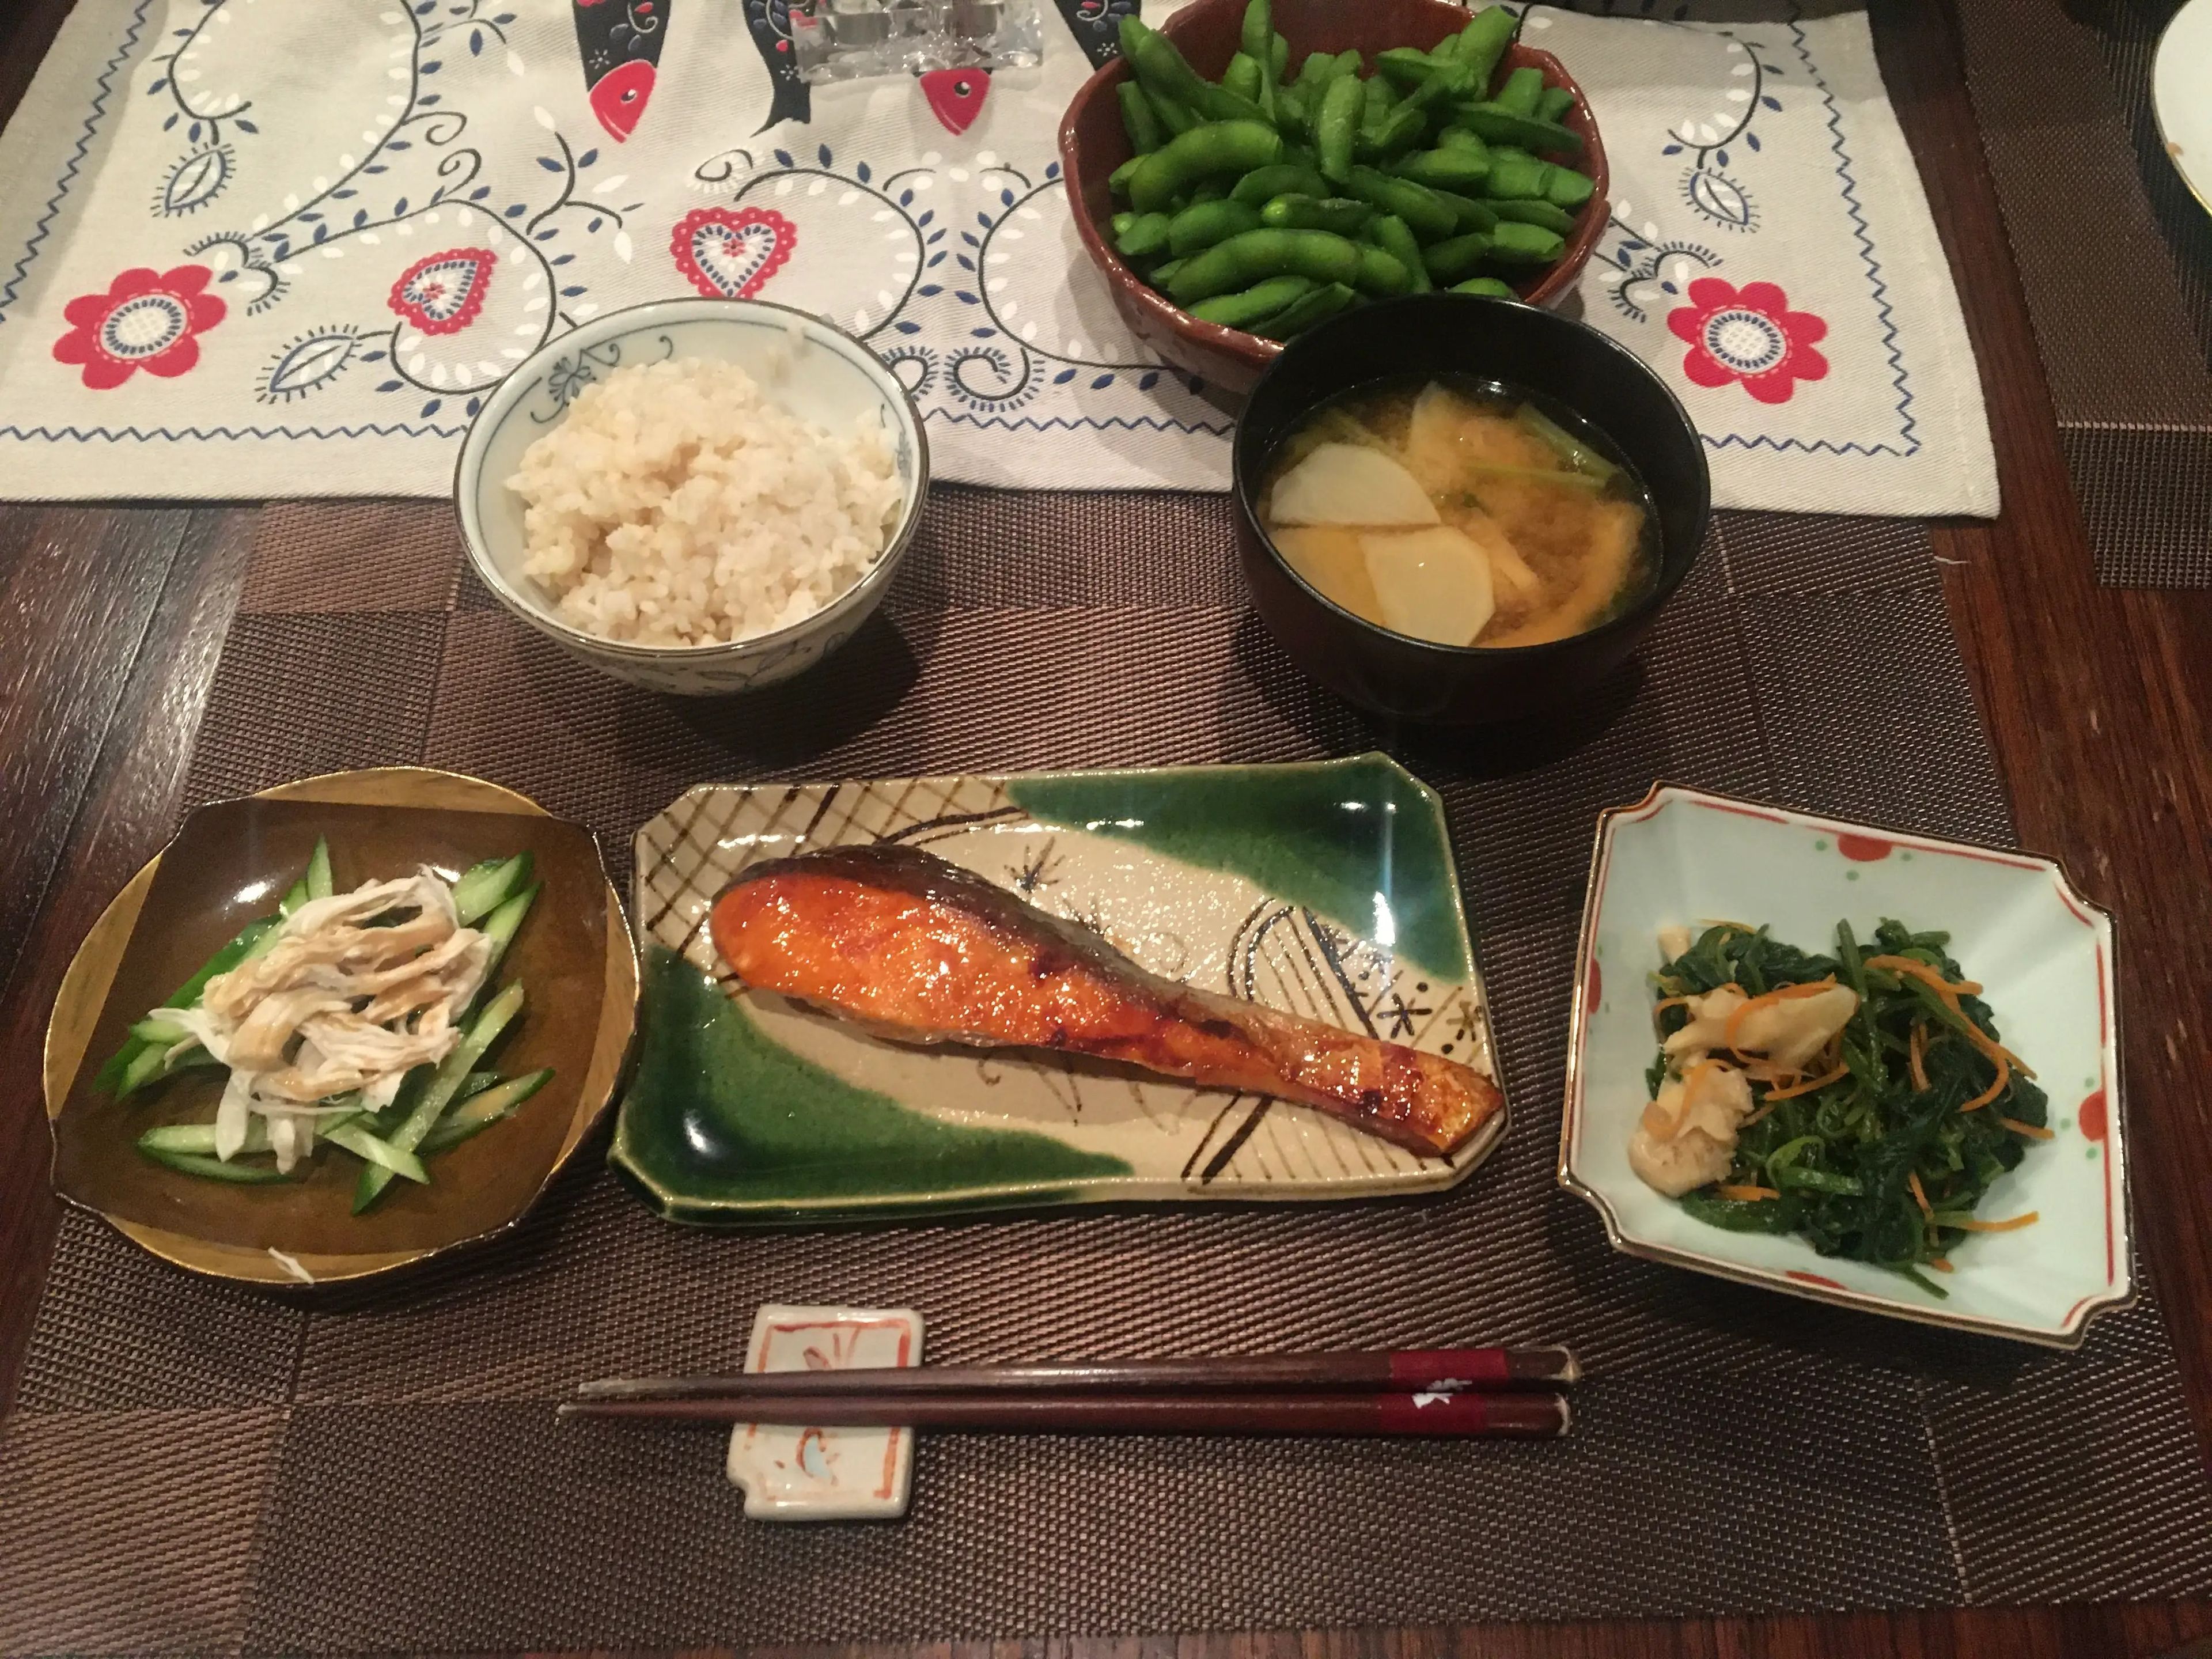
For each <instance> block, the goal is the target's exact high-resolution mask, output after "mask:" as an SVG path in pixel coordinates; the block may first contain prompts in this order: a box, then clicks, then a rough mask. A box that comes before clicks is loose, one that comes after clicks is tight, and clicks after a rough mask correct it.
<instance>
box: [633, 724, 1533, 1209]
mask: <svg viewBox="0 0 2212 1659" xmlns="http://www.w3.org/2000/svg"><path fill="white" fill-rule="evenodd" d="M1109 815H1110V816H1109ZM1124 819H1127V820H1131V822H1129V823H1124V822H1123V820H1124ZM885 840H890V841H897V842H903V843H905V844H907V845H909V846H916V847H923V848H927V849H928V850H929V851H930V852H932V853H934V854H938V855H939V857H942V858H945V859H947V860H951V862H953V863H955V864H957V865H960V866H963V867H964V868H966V869H969V870H970V871H973V872H975V874H977V875H980V876H981V877H983V878H986V879H987V880H989V881H993V882H995V883H997V884H1000V886H1002V887H1006V888H1008V889H1010V890H1012V891H1014V892H1016V893H1018V894H1020V895H1021V896H1024V898H1026V899H1028V900H1029V902H1031V903H1033V904H1035V905H1036V906H1037V907H1038V908H1040V909H1042V910H1043V911H1045V912H1046V913H1047V914H1048V915H1054V916H1057V917H1060V918H1062V919H1064V920H1067V921H1074V922H1077V923H1079V924H1080V925H1082V926H1084V927H1089V928H1091V929H1093V930H1094V931H1096V932H1097V933H1099V934H1101V935H1102V936H1103V937H1104V938H1105V939H1108V940H1109V942H1110V943H1112V944H1113V945H1115V948H1117V949H1118V950H1121V951H1123V952H1124V953H1126V954H1127V955H1128V956H1129V957H1131V958H1133V960H1134V961H1135V962H1137V963H1139V965H1140V966H1141V967H1143V968H1145V969H1148V970H1150V971H1151V972H1152V973H1155V974H1158V975H1164V976H1165V977H1167V978H1170V979H1175V980H1180V981H1183V982H1185V983H1187V984H1190V985H1194V986H1197V987H1200V988H1201V989H1204V990H1207V991H1212V992H1215V993H1218V994H1225V995H1229V996H1233V997H1240V998H1243V999H1245V1000H1250V1001H1254V1002H1257V1003H1261V1004H1264V1005H1266V1006H1270V1007H1275V1008H1281V1009H1285V1010H1287V1011H1289V1012H1292V1013H1297V1014H1300V1015H1303V1016H1304V1017H1306V1018H1311V1019H1317V1020H1321V1021H1324V1022H1326V1023H1328V1024H1334V1025H1338V1026H1340V1027H1343V1028H1344V1029H1346V1030H1356V1031H1364V1032H1370V1033H1372V1034H1373V1035H1375V1036H1382V1037H1385V1038H1389V1039H1391V1040H1393V1041H1395V1042H1405V1043H1408V1044H1410V1045H1412V1046H1413V1047H1414V1048H1425V1049H1427V1050H1429V1051H1430V1052H1431V1053H1435V1054H1443V1055H1445V1056H1447V1057H1449V1058H1450V1059H1453V1060H1459V1061H1461V1062H1462V1063H1464V1064H1466V1065H1468V1066H1473V1067H1474V1069H1476V1070H1477V1071H1480V1072H1481V1073H1485V1074H1486V1075H1488V1076H1491V1077H1493V1078H1494V1077H1495V1075H1496V1072H1495V1067H1494V1066H1493V1064H1492V1058H1491V1057H1492V1052H1493V1047H1492V1039H1491V1032H1490V1021H1489V1013H1488V1010H1487V1008H1486V1006H1485V1003H1484V1000H1483V996H1482V987H1481V982H1480V980H1479V979H1478V978H1477V977H1476V975H1475V974H1474V970H1473V969H1472V968H1471V967H1470V966H1468V964H1469V963H1471V962H1472V960H1473V951H1471V950H1470V949H1469V947H1468V939H1467V933H1466V925H1465V923H1464V922H1463V921H1462V918H1461V910H1460V902H1459V890H1458V877H1457V875H1456V872H1455V871H1454V869H1453V866H1452V858H1451V847H1450V842H1449V839H1448V838H1447V836H1446V833H1445V826H1444V819H1443V811H1442V808H1441V806H1440V805H1439V804H1438V803H1437V799H1436V797H1435V796H1434V795H1432V794H1431V793H1429V792H1428V791H1427V790H1426V789H1425V788H1424V787H1422V786H1421V785H1420V784H1419V783H1418V782H1417V781H1414V780H1413V778H1411V777H1410V776H1408V775H1407V774H1406V773H1404V772H1403V771H1401V770H1400V769H1398V768H1397V767H1396V766H1395V764H1394V763H1391V762H1390V761H1389V760H1388V759H1386V758H1384V757H1382V756H1379V755H1375V756H1364V757H1359V758H1358V759H1356V760H1350V761H1335V762H1328V763H1321V764H1315V765H1304V766H1241V767H1188V768H1182V769H1176V770H1171V771H1160V772H1151V773H1146V772H1115V773H1099V774H1090V775H1085V774H1080V773H1055V774H1052V775H1040V776H1025V777H1012V778H1000V777H979V776H956V777H939V778H889V779H878V780H876V781H872V782H865V783H835V784H829V783H823V784H793V785H784V784H766V785H760V786H757V787H739V786H730V785H719V786H707V787H701V788H697V789H694V790H692V791H691V792H690V793H689V794H687V795H685V796H684V798H683V799H681V800H678V801H677V802H676V803H674V804H673V805H671V806H670V807H669V809H668V810H667V811H665V812H663V813H661V814H660V815H659V817H655V818H653V820H652V821H651V822H650V823H647V824H646V825H645V827H644V828H643V829H640V830H639V831H638V834H637V840H636V855H637V863H636V875H635V883H634V885H633V887H632V890H631V898H632V915H634V916H635V919H636V926H637V929H638V933H639V936H640V939H641V942H642V943H643V944H644V945H646V947H647V950H648V951H653V947H656V946H658V947H659V952H658V953H657V960H656V962H655V963H654V965H653V968H652V970H651V971H650V972H649V973H648V975H647V984H646V989H645V999H644V1000H645V1011H644V1014H643V1016H642V1022H643V1027H644V1033H645V1036H644V1044H645V1048H644V1058H643V1061H642V1063H641V1066H640V1068H639V1073H638V1078H637V1081H636V1083H635V1085H634V1086H633V1087H632V1089H631V1090H630V1092H629V1097H628V1099H626V1100H625V1101H624V1102H623V1109H622V1116H621V1119H620V1122H619V1126H618V1127H617V1132H616V1137H615V1143H614V1147H613V1151H612V1152H611V1155H610V1156H611V1161H612V1163H613V1164H614V1166H615V1168H616V1169H617V1170H618V1171H619V1172H620V1173H621V1174H622V1175H623V1176H624V1178H625V1179H627V1180H628V1181H629V1182H630V1183H631V1185H632V1186H633V1187H635V1188H636V1189H637V1190H638V1191H639V1192H640V1193H641V1194H643V1195H644V1196H645V1198H646V1200H647V1202H648V1203H650V1204H652V1205H653V1206H654V1207H655V1208H656V1209H658V1210H659V1211H660V1212H661V1213H663V1214H664V1215H666V1216H669V1217H671V1218H674V1219H677V1220H682V1221H692V1222H708V1223H727V1224H743V1223H748V1222H763V1221H795V1220H805V1219H819V1218H838V1217H854V1216H873V1217H882V1216H887V1215H898V1214H916V1213H926V1212H945V1211H957V1210H974V1209H981V1208H988V1207H992V1206H1021V1207H1025V1208H1034V1207H1036V1206H1042V1205H1048V1204H1080V1203H1098V1202H1103V1201H1107V1200H1138V1199H1149V1200H1158V1199H1203V1198H1235V1199H1248V1200H1282V1199H1318V1198H1347V1197H1354V1196H1359V1195H1364V1194H1384V1193H1405V1192H1420V1191H1429V1190H1433V1189H1435V1188H1439V1187H1447V1186H1449V1185H1450V1184H1452V1183H1453V1182H1455V1181H1458V1180H1459V1179H1460V1178H1461V1177H1462V1176H1465V1175H1466V1174H1467V1172H1468V1170H1471V1169H1473V1168H1474V1165H1475V1164H1477V1163H1479V1162H1480V1161H1481V1159H1482V1158H1483V1157H1484V1156H1485V1155H1486V1153H1487V1152H1489V1151H1490V1149H1491V1148H1492V1146H1495V1145H1496V1144H1497V1141H1498V1136H1499V1135H1500V1134H1502V1133H1504V1127H1505V1122H1506V1117H1505V1115H1504V1114H1503V1113H1501V1114H1498V1115H1496V1116H1495V1117H1493V1118H1492V1120H1491V1121H1490V1123H1489V1124H1488V1125H1486V1127H1485V1128H1484V1130H1483V1131H1482V1133H1480V1134H1478V1135H1477V1136H1476V1137H1475V1138H1474V1139H1472V1140H1470V1141H1469V1142H1468V1145H1466V1146H1462V1147H1461V1148H1460V1149H1459V1150H1458V1151H1457V1152H1454V1153H1453V1154H1452V1155H1451V1157H1449V1158H1430V1157H1423V1156H1421V1155H1419V1154H1418V1153H1414V1152H1407V1151H1406V1150H1405V1149H1403V1148H1401V1147H1398V1146H1391V1145H1389V1143H1388V1142H1385V1141H1382V1140H1377V1139H1375V1138H1373V1137H1372V1136H1370V1135H1364V1134H1361V1133H1359V1132H1358V1131H1357V1130H1355V1129H1352V1128H1351V1127H1348V1126H1346V1125H1345V1124H1343V1123H1340V1122H1339V1121H1336V1120H1334V1119H1333V1118H1330V1117H1327V1116H1325V1115H1322V1114H1321V1113H1318V1112H1312V1111H1308V1110H1305V1109H1302V1108H1298V1107H1294V1106H1287V1105H1284V1104H1282V1103H1279V1102H1275V1101H1271V1100H1267V1099H1265V1098H1262V1097H1258V1096H1253V1095H1238V1094H1234V1093H1231V1092H1229V1091H1225V1090H1207V1089H1198V1088H1194V1087H1192V1086H1190V1085H1188V1084H1182V1083H1177V1082H1175V1081H1173V1080H1170V1079H1159V1078H1154V1077H1152V1076H1150V1075H1149V1074H1146V1073H1138V1072H1135V1071H1133V1070H1129V1069H1127V1068H1121V1067H1114V1066H1103V1065H1097V1064H1092V1063H1090V1062H1086V1061H1084V1060H1079V1059H1076V1058H1073V1057H1072V1056H1066V1055H1054V1054H1043V1053H1035V1052H1030V1051H1024V1050H1007V1049H989V1050H982V1049H972V1048H960V1047H957V1046H954V1045H945V1046H942V1047H930V1046H927V1045H921V1044H913V1043H901V1042H886V1041H884V1040H882V1039H880V1038H878V1037H874V1036H870V1035H869V1034H868V1033H867V1032H866V1031H864V1030H860V1028H859V1027H857V1026H854V1025H850V1024H845V1023H844V1022H842V1021H840V1020H837V1019H834V1018H829V1017H828V1016H826V1015H823V1014H818V1013H814V1012H808V1011H807V1010H805V1009H803V1008H801V1007H799V1006H796V1005H794V1004H793V1003H790V1002H787V1001H785V1000H783V999H781V998H779V997H773V996H765V995H762V994H757V993H751V992H740V993H739V994H738V999H737V1001H736V1003H735V1005H734V1006H733V1005H732V1003H731V1002H730V1000H728V998H727V995H726V986H725V985H724V984H723V983H722V982H721V981H726V979H727V977H728V975H727V971H726V969H725V968H724V966H723V964H722V963H721V962H720V960H719V959H718V957H716V955H715V951H714V943H713V941H712V939H710V938H709V937H708V931H707V927H706V921H707V915H708V908H709V907H710V906H711V905H712V903H713V902H714V896H715V895H716V894H717V893H719V892H720V890H722V889H723V887H725V886H726V885H727V884H728V883H729V882H730V881H731V880H732V878H734V877H735V876H736V875H737V873H738V872H739V871H741V870H743V869H744V866H746V865H748V864H750V863H751V862H753V861H754V860H757V859H764V858H782V857H787V856H789V855H790V854H793V853H798V852H803V851H805V850H807V849H809V848H818V847H825V846H833V845H840V844H865V843H867V842H876V841H885ZM1378 894H1379V895H1381V896H1382V901H1383V902H1382V905H1381V907H1380V909H1379V911H1378V908H1377V905H1376V896H1377V895H1378ZM1378 916H1379V918H1380V922H1379V924H1378ZM685 964H688V966H686V965H685ZM1455 964H1456V965H1455Z"/></svg>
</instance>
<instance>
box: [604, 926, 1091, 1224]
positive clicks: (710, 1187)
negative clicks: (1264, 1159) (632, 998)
mask: <svg viewBox="0 0 2212 1659" xmlns="http://www.w3.org/2000/svg"><path fill="white" fill-rule="evenodd" d="M645 997H646V1004H645V1006H646V1013H645V1018H644V1020H643V1023H642V1030H641V1041H640V1046H639V1051H638V1061H637V1073H636V1077H635V1080H634V1081H633V1082H632V1083H631V1085H630V1090H629V1098H628V1099H627V1100H626V1101H624V1103H623V1123H622V1132H621V1146H620V1149H619V1150H620V1160H619V1161H620V1164H621V1165H622V1167H623V1168H625V1169H626V1170H628V1171H629V1173H630V1174H632V1175H633V1176H635V1177H636V1178H637V1179H639V1180H640V1181H641V1182H644V1183H645V1184H646V1185H647V1188H649V1189H651V1190H653V1191H654V1192H659V1193H667V1194H678V1193H680V1194H682V1195H683V1197H682V1198H681V1199H677V1198H674V1197H671V1213H673V1212H676V1211H677V1210H678V1208H688V1207H696V1206H697V1204H698V1201H699V1200H705V1201H706V1202H707V1203H708V1204H711V1205H712V1206H714V1207H715V1208H716V1209H723V1208H729V1207H736V1208H740V1209H747V1210H756V1209H763V1208H764V1209H766V1210H768V1211H769V1212H790V1211H793V1210H794V1209H804V1210H807V1211H810V1212H820V1211H822V1210H823V1209H825V1208H828V1209H839V1208H846V1207H854V1208H866V1209H870V1210H873V1209H878V1208H880V1207H881V1206H884V1204H885V1203H887V1202H888V1203H891V1204H898V1203H900V1202H901V1200H907V1201H910V1200H913V1199H915V1198H917V1197H929V1198H933V1199H935V1200H939V1201H940V1202H944V1201H950V1200H953V1199H955V1198H956V1197H957V1196H958V1195H963V1194H994V1195H995V1196H996V1197H997V1198H998V1199H999V1200H1000V1201H1001V1202H1007V1201H1015V1200H1028V1201H1049V1200H1052V1199H1054V1198H1055V1197H1057V1196H1059V1195H1060V1193H1061V1191H1062V1190H1063V1189H1065V1188H1066V1186H1067V1185H1068V1184H1069V1183H1070V1182H1077V1181H1081V1180H1086V1179H1096V1178H1101V1177H1110V1176H1126V1175H1127V1174H1129V1173H1130V1170H1129V1166H1128V1165H1127V1164H1125V1163H1124V1162H1122V1161H1121V1159H1120V1158H1109V1157H1102V1156H1100V1155H1098V1154H1097V1153H1091V1152H1079V1151H1077V1150H1075V1149H1074V1148H1073V1147H1070V1146H1066V1145H1064V1144H1063V1143H1061V1142H1060V1141H1058V1140H1054V1139H1052V1137H1050V1136H1049V1135H1042V1134H1036V1133H1030V1132H1028V1131H1024V1130H1008V1129H979V1128H970V1127H965V1126H963V1125H959V1124H953V1123H945V1122H940V1121H938V1120H936V1119H934V1118H932V1117H927V1116H925V1115H923V1114H921V1113H920V1112H915V1111H910V1110H908V1109H907V1108H906V1107H904V1106H902V1105H900V1104H899V1103H898V1102H896V1100H893V1099H892V1098H891V1097H890V1096H888V1095H885V1094H881V1093H878V1091H875V1090H872V1089H863V1088H859V1087H856V1086H855V1085H853V1084H850V1083H848V1082H847V1081H846V1080H845V1079H842V1078H841V1077H838V1076H837V1075H836V1073H832V1072H830V1071H829V1070H828V1069H826V1068H825V1067H823V1066H817V1065H816V1064H815V1063H814V1062H813V1061H811V1060H806V1059H805V1058H803V1057H802V1056H800V1055H799V1054H793V1053H792V1052H791V1050H789V1049H788V1048H783V1047H781V1046H780V1045H778V1044H777V1043H775V1042H770V1041H769V1039H768V1038H767V1037H766V1036H763V1035H762V1032H761V1029H760V1026H759V1024H757V1022H756V1021H755V1020H754V1019H753V1018H752V1017H751V1016H750V1014H748V1013H747V1012H745V1006H744V1003H743V1002H742V1001H741V1000H735V999H732V997H730V996H729V995H728V994H726V993H725V992H724V991H723V989H722V988H721V987H720V986H719V985H717V984H715V982H714V980H713V979H712V978H711V977H710V976H709V975H706V974H703V973H702V972H700V971H699V969H696V968H695V967H693V966H692V965H691V964H690V963H688V962H686V961H685V960H684V958H683V957H679V956H678V955H677V954H676V953H675V952H674V951H671V950H668V949H667V948H666V947H665V946H663V945H648V946H647V949H646V970H645Z"/></svg>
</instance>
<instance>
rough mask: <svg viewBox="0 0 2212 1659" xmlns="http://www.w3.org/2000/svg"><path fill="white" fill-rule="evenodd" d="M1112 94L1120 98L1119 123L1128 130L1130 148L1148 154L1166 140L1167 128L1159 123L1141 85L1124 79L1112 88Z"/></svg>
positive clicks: (1137, 152) (1150, 101) (1138, 152)
mask: <svg viewBox="0 0 2212 1659" xmlns="http://www.w3.org/2000/svg"><path fill="white" fill-rule="evenodd" d="M1114 95H1115V97H1116V98H1118V99H1119V100H1121V125H1122V127H1123V128H1124V129H1125V130H1127V132H1128V135H1129V148H1130V149H1132V150H1133V151H1134V152H1135V153H1136V154H1137V155H1151V154H1152V152H1153V151H1154V150H1156V149H1158V148H1159V147H1160V146H1161V145H1162V144H1164V143H1166V142H1167V137H1168V134H1167V129H1166V128H1165V127H1164V126H1162V125H1160V118H1159V114H1158V112H1157V111H1155V110H1154V109H1153V108H1152V100H1151V99H1149V98H1147V97H1146V96H1145V89H1144V88H1142V87H1140V86H1139V85H1138V84H1137V83H1136V82H1134V81H1124V82H1121V85H1120V86H1118V87H1116V88H1114Z"/></svg>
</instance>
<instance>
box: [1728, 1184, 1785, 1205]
mask: <svg viewBox="0 0 2212 1659" xmlns="http://www.w3.org/2000/svg"><path fill="white" fill-rule="evenodd" d="M1713 1190H1714V1191H1716V1192H1717V1193H1718V1194H1720V1195H1721V1196H1722V1197H1723V1198H1733V1199H1735V1200H1737V1201H1738V1202H1740V1203H1744V1204H1756V1203H1758V1202H1759V1200H1761V1199H1768V1198H1779V1197H1781V1196H1782V1194H1779V1193H1778V1192H1776V1191H1775V1190H1774V1188H1771V1187H1717V1188H1714V1189H1713Z"/></svg>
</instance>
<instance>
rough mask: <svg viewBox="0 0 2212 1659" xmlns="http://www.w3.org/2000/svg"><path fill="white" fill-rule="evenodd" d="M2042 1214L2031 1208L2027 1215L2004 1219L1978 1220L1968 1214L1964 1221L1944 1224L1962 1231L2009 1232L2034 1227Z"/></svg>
mask: <svg viewBox="0 0 2212 1659" xmlns="http://www.w3.org/2000/svg"><path fill="white" fill-rule="evenodd" d="M2042 1215H2043V1212H2041V1211H2040V1210H2030V1211H2029V1212H2027V1214H2026V1215H2016V1216H2010V1217H2008V1218H2006V1219H2004V1220H2002V1221H1978V1220H1976V1219H1975V1218H1973V1217H1972V1216H1968V1217H1967V1218H1966V1219H1965V1220H1963V1221H1947V1222H1945V1223H1944V1224H1943V1225H1945V1226H1947V1227H1956V1228H1958V1229H1959V1230H1960V1231H1962V1232H1969V1233H2008V1232H2012V1231H2015V1229H2018V1228H2021V1227H2033V1225H2035V1224H2036V1223H2037V1222H2038V1221H2039V1220H2040V1219H2042Z"/></svg>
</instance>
